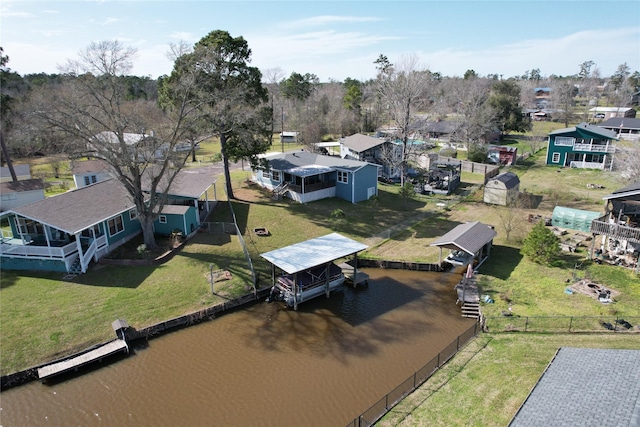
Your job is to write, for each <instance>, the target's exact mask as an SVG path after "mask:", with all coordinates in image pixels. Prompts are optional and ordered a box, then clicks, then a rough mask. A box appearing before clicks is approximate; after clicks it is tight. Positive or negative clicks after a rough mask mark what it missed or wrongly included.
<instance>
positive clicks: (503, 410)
mask: <svg viewBox="0 0 640 427" xmlns="http://www.w3.org/2000/svg"><path fill="white" fill-rule="evenodd" d="M560 347H578V348H614V349H635V350H640V336H637V335H634V336H630V335H627V334H624V335H623V334H617V335H615V334H604V335H591V334H573V335H569V334H554V335H545V334H482V335H480V336H479V337H478V338H476V339H475V340H473V341H472V342H471V343H470V344H469V345H468V346H466V347H464V348H463V349H462V350H461V351H460V352H459V353H458V354H457V355H456V356H455V357H454V358H453V359H452V360H451V361H450V362H449V363H447V364H446V365H445V366H444V367H443V368H442V369H440V370H439V371H437V372H436V373H435V374H434V375H433V376H432V377H431V378H430V379H429V380H428V381H427V382H425V383H424V384H423V385H422V386H420V387H419V388H418V389H417V390H416V391H415V392H414V393H412V394H411V395H409V396H408V397H406V398H405V399H404V400H403V401H402V402H401V403H400V404H399V405H398V406H396V407H395V408H393V409H392V410H391V411H390V412H389V413H388V414H387V415H385V417H383V419H382V420H381V421H380V422H379V423H378V424H376V425H378V426H381V427H387V426H417V425H428V426H454V425H455V426H460V425H474V426H486V427H490V426H496V427H498V426H500V427H501V426H506V425H508V424H509V422H510V421H511V419H512V418H513V416H514V415H515V414H516V412H517V411H518V409H519V407H520V405H521V404H522V402H524V400H525V399H526V397H527V396H528V394H529V391H530V390H531V389H532V388H533V387H534V386H535V384H536V383H537V381H538V379H539V378H540V376H541V375H542V373H543V372H544V370H545V369H546V367H547V366H548V364H549V362H550V361H551V359H552V358H553V356H554V355H555V353H556V352H557V350H558V349H559V348H560Z"/></svg>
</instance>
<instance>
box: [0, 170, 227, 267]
mask: <svg viewBox="0 0 640 427" xmlns="http://www.w3.org/2000/svg"><path fill="white" fill-rule="evenodd" d="M214 185H215V180H214V179H213V178H212V177H210V176H208V174H206V173H200V172H191V171H189V172H187V171H185V172H180V173H179V174H178V175H177V176H176V178H175V180H174V181H173V183H172V184H171V186H170V187H169V191H168V192H167V195H168V200H167V203H166V204H165V205H164V206H163V207H162V210H161V211H160V212H159V213H158V218H157V219H156V221H155V223H154V232H156V233H157V234H159V235H169V234H171V233H172V232H173V231H180V232H181V233H182V234H183V235H184V236H189V235H190V234H192V233H195V232H196V231H197V229H198V228H199V227H200V224H201V221H203V220H204V218H206V216H207V215H208V214H209V213H210V211H211V209H212V206H213V205H215V200H214V201H212V202H210V201H209V199H208V197H209V193H208V192H209V189H210V188H211V187H214ZM214 188H215V187H214ZM214 199H215V191H214ZM1 216H2V220H3V221H5V220H6V221H7V222H8V224H9V226H10V229H11V231H10V232H8V231H7V230H6V229H4V230H2V231H1V236H0V237H1V241H2V243H1V245H0V262H1V268H2V269H7V270H46V271H60V272H67V273H75V274H79V273H84V272H86V271H87V269H88V267H89V264H90V263H91V262H92V261H97V260H99V259H100V258H102V257H104V256H105V255H107V254H108V253H109V252H111V251H113V250H114V249H115V248H117V247H118V246H120V245H122V244H123V243H125V242H127V241H129V240H130V239H132V238H133V237H134V236H136V235H137V234H139V233H140V232H141V226H140V222H139V220H138V217H137V210H136V207H135V204H134V203H133V201H132V199H131V196H130V195H129V193H128V192H127V191H126V189H125V188H124V186H123V185H122V184H121V183H120V181H118V180H116V179H106V180H104V181H100V182H97V183H95V184H91V185H88V186H85V187H82V188H78V189H76V190H72V191H68V192H66V193H63V194H59V195H57V196H53V197H48V198H46V199H43V200H40V201H38V202H34V203H31V204H28V205H24V206H20V207H17V208H14V209H11V210H8V211H6V212H3V213H2V214H1Z"/></svg>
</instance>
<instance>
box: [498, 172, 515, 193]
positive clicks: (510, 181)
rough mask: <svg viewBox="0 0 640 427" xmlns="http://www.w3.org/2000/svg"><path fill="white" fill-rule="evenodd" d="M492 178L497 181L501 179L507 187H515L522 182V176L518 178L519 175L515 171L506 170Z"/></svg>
mask: <svg viewBox="0 0 640 427" xmlns="http://www.w3.org/2000/svg"><path fill="white" fill-rule="evenodd" d="M491 179H492V180H493V179H495V180H497V181H500V182H502V183H503V184H504V186H505V188H507V189H509V188H514V187H516V186H517V185H518V184H520V178H518V175H516V174H515V173H513V172H504V173H501V174H500V175H498V176H496V177H494V178H491Z"/></svg>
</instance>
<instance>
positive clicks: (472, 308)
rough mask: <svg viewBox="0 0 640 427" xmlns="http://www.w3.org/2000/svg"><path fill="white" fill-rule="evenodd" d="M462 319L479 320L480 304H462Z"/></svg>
mask: <svg viewBox="0 0 640 427" xmlns="http://www.w3.org/2000/svg"><path fill="white" fill-rule="evenodd" d="M462 317H471V318H473V319H479V318H480V304H478V303H477V302H463V303H462Z"/></svg>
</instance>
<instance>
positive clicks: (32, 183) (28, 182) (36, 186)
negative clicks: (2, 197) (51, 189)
mask: <svg viewBox="0 0 640 427" xmlns="http://www.w3.org/2000/svg"><path fill="white" fill-rule="evenodd" d="M43 189H44V182H42V179H40V178H33V179H23V180H22V181H7V182H0V193H22V192H25V191H34V190H43Z"/></svg>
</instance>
